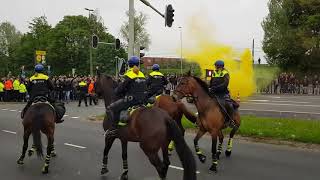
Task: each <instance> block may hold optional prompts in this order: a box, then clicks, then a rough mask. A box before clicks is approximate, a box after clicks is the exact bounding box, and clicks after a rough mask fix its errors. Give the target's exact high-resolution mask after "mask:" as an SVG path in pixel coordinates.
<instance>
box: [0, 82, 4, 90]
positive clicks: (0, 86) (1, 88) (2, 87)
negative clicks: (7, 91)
mask: <svg viewBox="0 0 320 180" xmlns="http://www.w3.org/2000/svg"><path fill="white" fill-rule="evenodd" d="M3 89H4V84H3V83H1V82H0V92H3V91H4V90H3Z"/></svg>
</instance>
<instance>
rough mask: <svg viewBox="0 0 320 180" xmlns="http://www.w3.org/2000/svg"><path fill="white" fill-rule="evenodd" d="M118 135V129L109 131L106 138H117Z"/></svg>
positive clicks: (105, 134)
mask: <svg viewBox="0 0 320 180" xmlns="http://www.w3.org/2000/svg"><path fill="white" fill-rule="evenodd" d="M117 135H118V129H108V130H106V132H105V133H104V136H105V137H115V136H117Z"/></svg>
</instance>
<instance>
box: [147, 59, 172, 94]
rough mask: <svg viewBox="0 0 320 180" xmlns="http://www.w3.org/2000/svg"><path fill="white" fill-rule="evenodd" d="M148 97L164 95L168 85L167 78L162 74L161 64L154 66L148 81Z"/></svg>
mask: <svg viewBox="0 0 320 180" xmlns="http://www.w3.org/2000/svg"><path fill="white" fill-rule="evenodd" d="M146 83H147V88H148V96H149V97H151V96H158V95H160V94H162V93H163V90H164V88H165V85H167V84H168V81H167V79H166V77H165V76H164V75H163V74H162V73H161V72H160V66H159V64H154V65H153V66H152V72H151V73H150V74H149V77H148V79H147V82H146Z"/></svg>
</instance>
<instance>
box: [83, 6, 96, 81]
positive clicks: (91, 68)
mask: <svg viewBox="0 0 320 180" xmlns="http://www.w3.org/2000/svg"><path fill="white" fill-rule="evenodd" d="M84 9H85V10H87V11H88V12H89V23H90V36H89V39H90V40H89V41H90V43H89V54H90V62H89V63H90V76H91V77H93V63H92V28H91V12H92V11H94V10H93V9H89V8H84Z"/></svg>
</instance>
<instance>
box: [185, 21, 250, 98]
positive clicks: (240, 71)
mask: <svg viewBox="0 0 320 180" xmlns="http://www.w3.org/2000/svg"><path fill="white" fill-rule="evenodd" d="M201 22H203V21H201V20H200V18H197V17H192V18H191V21H190V25H189V27H188V31H187V36H186V37H188V40H189V41H190V42H192V45H191V46H190V47H188V48H184V49H183V56H184V57H185V58H186V59H187V60H190V61H194V62H197V63H198V64H199V65H200V67H201V69H202V75H203V78H204V76H205V69H213V68H214V66H213V64H214V62H215V61H216V60H219V59H221V60H223V61H224V62H225V67H226V69H227V70H228V71H229V74H230V83H229V89H230V93H231V96H232V97H236V96H237V95H238V93H239V94H240V96H241V98H242V97H248V96H250V95H252V94H253V93H254V92H255V90H256V84H255V79H254V71H253V64H252V55H251V52H250V50H249V49H246V50H244V51H243V52H237V51H235V50H234V49H233V48H232V46H228V45H224V44H221V43H218V42H216V41H215V40H214V38H213V37H214V36H213V35H212V34H211V33H212V31H208V30H210V29H212V27H211V28H210V27H207V26H208V25H207V24H205V23H202V24H201Z"/></svg>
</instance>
